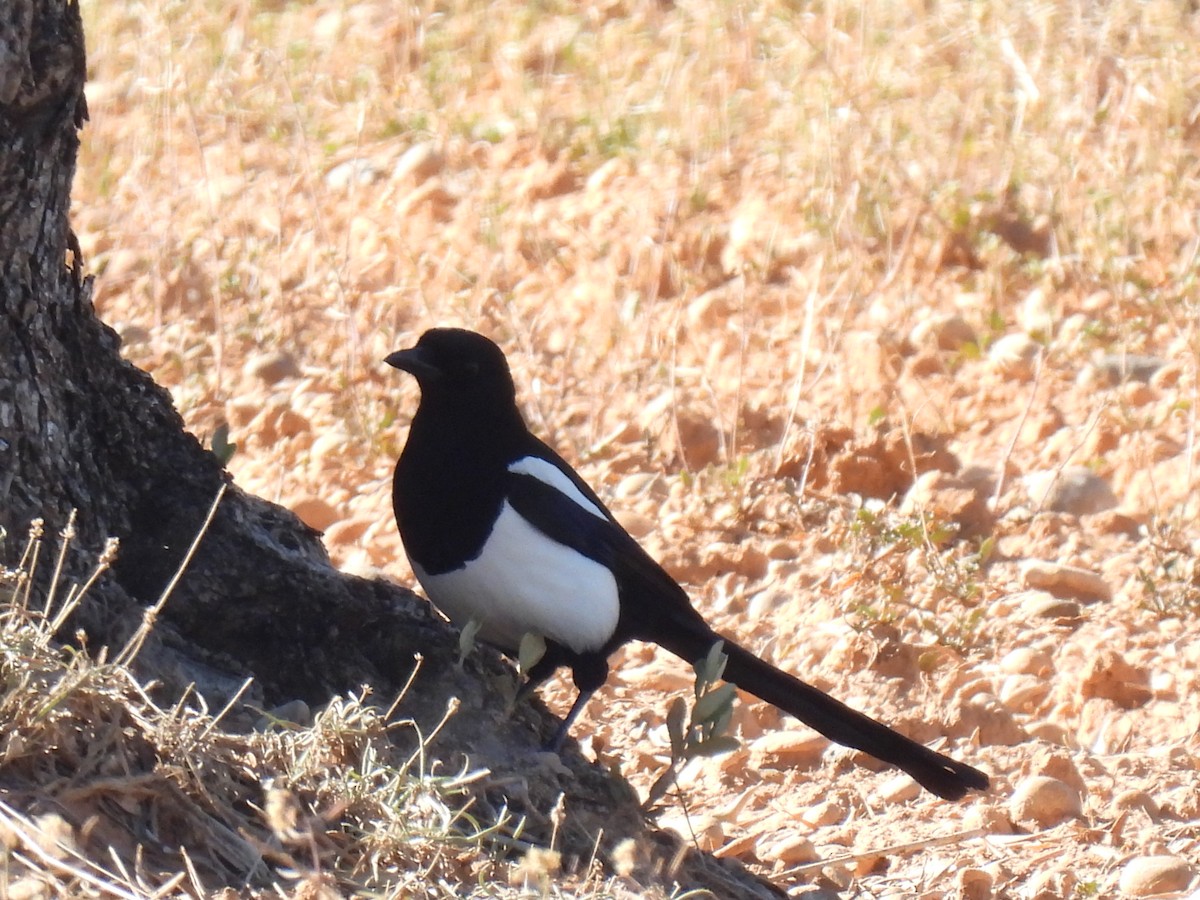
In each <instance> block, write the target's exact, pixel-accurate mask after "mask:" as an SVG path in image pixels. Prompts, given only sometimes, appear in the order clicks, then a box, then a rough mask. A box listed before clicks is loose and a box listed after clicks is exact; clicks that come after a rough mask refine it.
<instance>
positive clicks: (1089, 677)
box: [1079, 648, 1152, 709]
mask: <svg viewBox="0 0 1200 900" xmlns="http://www.w3.org/2000/svg"><path fill="white" fill-rule="evenodd" d="M1149 683H1150V679H1149V677H1148V676H1147V674H1146V672H1145V670H1144V669H1139V668H1138V667H1137V666H1134V665H1132V664H1131V663H1130V662H1129V661H1128V660H1127V659H1125V657H1123V656H1121V654H1119V653H1117V652H1116V651H1115V650H1112V649H1109V648H1103V649H1099V650H1097V651H1096V653H1095V654H1094V655H1092V656H1091V657H1090V658H1089V659H1088V661H1087V663H1086V664H1085V665H1084V667H1083V672H1082V673H1081V674H1080V676H1079V695H1080V696H1081V697H1083V698H1084V699H1089V698H1092V697H1100V698H1102V699H1104V700H1111V701H1113V702H1114V703H1116V704H1117V705H1118V706H1121V707H1124V708H1125V709H1135V708H1137V707H1139V706H1143V705H1145V704H1146V703H1147V702H1149V700H1150V698H1151V696H1152V695H1151V693H1150V688H1149Z"/></svg>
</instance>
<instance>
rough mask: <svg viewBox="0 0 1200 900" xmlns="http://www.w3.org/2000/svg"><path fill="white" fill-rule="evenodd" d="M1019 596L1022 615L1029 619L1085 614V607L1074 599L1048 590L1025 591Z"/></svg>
mask: <svg viewBox="0 0 1200 900" xmlns="http://www.w3.org/2000/svg"><path fill="white" fill-rule="evenodd" d="M1018 597H1019V598H1020V599H1019V603H1018V608H1019V609H1020V610H1021V615H1022V616H1024V617H1025V618H1028V619H1078V618H1079V617H1080V616H1081V615H1083V608H1082V607H1081V606H1080V605H1079V604H1078V603H1076V602H1075V601H1074V600H1066V599H1063V598H1062V597H1055V596H1054V595H1053V594H1051V593H1048V592H1046V591H1024V592H1023V593H1021V594H1019V595H1018ZM1014 599H1016V598H1014Z"/></svg>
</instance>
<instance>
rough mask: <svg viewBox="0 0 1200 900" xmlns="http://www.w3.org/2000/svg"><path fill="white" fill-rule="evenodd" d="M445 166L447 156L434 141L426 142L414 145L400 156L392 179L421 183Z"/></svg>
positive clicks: (393, 170)
mask: <svg viewBox="0 0 1200 900" xmlns="http://www.w3.org/2000/svg"><path fill="white" fill-rule="evenodd" d="M444 164H445V154H443V153H442V151H441V148H439V147H438V146H437V144H435V143H434V142H433V141H424V142H422V143H420V144H413V145H412V146H411V147H409V148H408V149H407V150H405V151H404V152H403V153H402V154H400V158H399V159H398V160H396V165H395V168H393V169H392V178H394V179H395V180H396V181H403V180H404V179H406V178H412V179H413V180H414V181H416V182H418V183H420V182H422V181H424V180H425V179H426V178H430V177H432V176H434V175H436V174H437V173H438V172H440V171H441V170H442V166H443V165H444Z"/></svg>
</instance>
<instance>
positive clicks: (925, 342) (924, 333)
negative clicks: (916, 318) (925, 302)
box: [908, 313, 978, 352]
mask: <svg viewBox="0 0 1200 900" xmlns="http://www.w3.org/2000/svg"><path fill="white" fill-rule="evenodd" d="M977 341H978V336H977V335H976V334H975V329H974V328H972V327H971V326H970V324H969V323H968V322H967V320H966V319H964V318H963V317H962V316H960V315H956V314H953V313H950V314H944V315H935V316H930V317H929V318H927V319H922V320H921V321H920V322H918V323H917V324H916V325H914V326H913V329H912V331H910V332H909V334H908V342H909V343H910V344H912V346H913V347H914V348H916V349H918V350H919V349H923V348H928V347H930V345H932V346H933V347H936V348H937V349H938V350H949V351H952V352H953V351H957V350H961V349H962V348H963V346H964V345H966V344H972V343H976V342H977Z"/></svg>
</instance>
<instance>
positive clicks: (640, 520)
mask: <svg viewBox="0 0 1200 900" xmlns="http://www.w3.org/2000/svg"><path fill="white" fill-rule="evenodd" d="M613 515H614V516H616V517H617V521H618V522H620V523H621V527H622V528H624V529H625V530H626V531H628V532H629V533H630V534H632V535H633V536H634V537H635V538H644V537H646V535H648V534H652V533H653V532H654V529H655V528H657V527H658V523H657V522H655V521H654V520H653V519H651V518H650V517H649V516H644V515H642V514H641V513H639V512H634V511H633V510H622V511H621V512H616V513H613Z"/></svg>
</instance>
